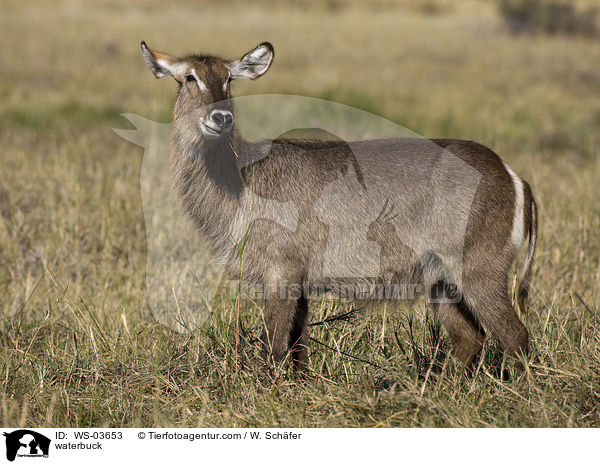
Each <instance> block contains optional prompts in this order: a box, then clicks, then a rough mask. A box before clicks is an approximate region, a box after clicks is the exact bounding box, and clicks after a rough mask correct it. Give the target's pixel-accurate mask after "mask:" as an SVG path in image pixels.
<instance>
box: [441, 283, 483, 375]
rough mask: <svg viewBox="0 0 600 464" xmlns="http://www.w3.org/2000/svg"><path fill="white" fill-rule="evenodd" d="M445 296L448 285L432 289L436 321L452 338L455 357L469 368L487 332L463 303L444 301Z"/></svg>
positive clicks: (442, 284) (479, 350)
mask: <svg viewBox="0 0 600 464" xmlns="http://www.w3.org/2000/svg"><path fill="white" fill-rule="evenodd" d="M445 296H446V284H445V283H444V282H438V283H437V284H436V285H434V286H433V287H432V289H431V299H432V302H433V311H434V314H435V317H436V319H437V320H438V322H439V323H440V324H441V325H442V326H443V327H444V329H445V330H446V332H447V333H448V336H449V337H450V341H451V342H452V348H453V354H454V356H455V357H456V358H457V359H458V360H459V361H461V362H462V363H463V364H464V365H465V367H467V368H469V367H470V366H471V365H472V364H473V361H474V359H475V358H476V356H477V355H478V354H479V353H480V352H481V349H482V347H483V341H484V338H485V332H484V331H483V329H482V328H481V326H480V325H479V323H478V322H477V321H476V320H475V318H474V317H473V315H472V314H471V312H470V310H469V308H468V307H467V306H466V305H465V304H464V303H463V302H459V303H450V302H446V301H443V298H444V297H445ZM440 297H442V301H436V300H437V299H439V298H440Z"/></svg>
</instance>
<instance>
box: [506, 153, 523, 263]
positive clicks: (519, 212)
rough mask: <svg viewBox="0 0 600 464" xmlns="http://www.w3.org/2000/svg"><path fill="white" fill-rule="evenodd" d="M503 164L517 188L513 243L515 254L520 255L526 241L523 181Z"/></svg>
mask: <svg viewBox="0 0 600 464" xmlns="http://www.w3.org/2000/svg"><path fill="white" fill-rule="evenodd" d="M502 164H504V167H505V168H506V171H507V172H508V173H509V174H510V177H511V179H512V182H513V185H514V187H515V214H514V217H513V227H512V234H511V241H512V244H513V246H514V247H515V253H518V252H519V250H520V249H521V247H522V246H523V242H524V241H525V231H524V230H525V209H524V203H525V200H524V194H523V181H522V180H521V178H520V177H519V176H518V175H517V174H515V172H514V171H513V170H512V169H511V168H509V167H508V165H507V164H506V163H505V162H504V161H503V162H502Z"/></svg>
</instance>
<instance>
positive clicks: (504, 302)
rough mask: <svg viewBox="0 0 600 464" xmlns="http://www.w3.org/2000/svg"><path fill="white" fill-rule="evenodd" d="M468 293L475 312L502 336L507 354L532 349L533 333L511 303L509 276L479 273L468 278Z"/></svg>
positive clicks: (491, 329) (511, 354)
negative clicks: (531, 334)
mask: <svg viewBox="0 0 600 464" xmlns="http://www.w3.org/2000/svg"><path fill="white" fill-rule="evenodd" d="M464 296H465V301H466V304H467V305H468V306H469V308H471V309H472V311H473V315H474V316H475V317H476V319H477V320H478V321H479V322H480V323H481V324H482V325H483V326H484V327H485V328H486V329H487V330H488V331H489V332H490V333H491V334H492V335H493V336H494V337H495V338H496V339H497V340H498V343H499V344H500V347H501V348H502V351H503V352H504V355H505V356H515V355H516V356H524V355H526V354H527V353H528V350H529V335H528V333H527V329H526V328H525V326H524V325H523V323H522V322H521V320H520V319H519V317H518V316H517V313H516V312H515V309H514V308H513V306H512V304H511V300H510V298H509V296H508V287H507V279H505V278H503V277H500V278H498V277H497V276H493V275H490V274H479V275H478V276H477V277H476V279H467V280H466V281H465V284H464Z"/></svg>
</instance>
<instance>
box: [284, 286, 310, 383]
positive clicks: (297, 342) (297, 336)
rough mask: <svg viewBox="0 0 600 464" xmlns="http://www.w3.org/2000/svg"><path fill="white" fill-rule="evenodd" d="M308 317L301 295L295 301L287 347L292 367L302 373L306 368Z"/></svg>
mask: <svg viewBox="0 0 600 464" xmlns="http://www.w3.org/2000/svg"><path fill="white" fill-rule="evenodd" d="M307 317H308V301H307V300H306V298H305V297H304V295H301V296H300V298H298V301H297V303H296V312H295V316H294V324H293V326H292V331H291V334H290V340H289V347H290V349H291V350H292V360H293V361H294V368H295V369H296V371H297V372H299V373H304V372H305V371H306V369H307V368H308V332H307V327H306V319H307Z"/></svg>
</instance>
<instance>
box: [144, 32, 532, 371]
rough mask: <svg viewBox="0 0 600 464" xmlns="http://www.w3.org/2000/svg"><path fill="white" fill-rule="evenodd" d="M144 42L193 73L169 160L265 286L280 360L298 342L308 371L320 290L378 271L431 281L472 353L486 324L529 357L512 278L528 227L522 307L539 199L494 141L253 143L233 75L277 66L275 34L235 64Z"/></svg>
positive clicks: (202, 226)
mask: <svg viewBox="0 0 600 464" xmlns="http://www.w3.org/2000/svg"><path fill="white" fill-rule="evenodd" d="M141 47H142V53H143V56H144V59H145V61H146V63H147V64H148V66H149V67H150V70H151V71H152V72H153V73H154V75H155V76H156V77H163V76H171V77H173V78H174V79H175V80H176V81H177V82H178V84H179V95H178V98H177V101H176V103H175V110H174V126H173V132H172V137H171V158H172V167H173V176H174V183H175V187H176V190H177V193H178V197H179V199H180V201H181V204H182V207H183V209H184V210H185V211H186V212H187V214H188V215H189V217H190V218H191V220H192V221H193V223H194V224H195V226H196V228H197V229H198V230H199V231H200V232H201V233H202V234H203V235H204V236H205V238H206V239H207V241H208V243H209V244H210V246H211V248H212V251H213V252H214V254H215V256H216V257H217V258H218V259H219V260H220V261H221V262H222V263H223V264H224V265H225V266H226V271H227V272H228V274H229V275H230V276H231V277H232V278H239V277H240V276H241V278H242V279H243V280H244V281H245V282H250V283H255V284H260V285H262V286H263V288H264V297H265V308H264V321H265V331H264V336H263V337H264V342H265V346H266V347H267V349H266V354H267V359H268V360H269V362H279V361H281V360H282V359H283V358H284V357H285V355H286V353H287V352H288V351H289V352H290V353H291V357H292V359H293V361H294V365H295V366H296V367H297V368H298V369H300V370H302V369H304V368H305V367H306V366H307V348H306V345H307V330H306V325H307V324H306V321H307V315H308V300H309V299H310V297H311V293H310V292H309V291H308V290H307V289H308V288H310V287H311V286H314V287H317V288H326V289H328V290H331V291H334V292H335V291H336V289H337V290H339V289H340V288H341V287H342V286H344V285H348V284H351V285H357V286H360V285H362V284H364V283H365V282H366V283H373V282H375V283H377V284H381V285H382V286H383V287H384V288H386V289H387V288H389V287H392V286H393V285H394V284H397V283H411V282H412V283H415V282H418V283H420V284H422V285H423V286H424V288H425V289H426V292H427V294H429V296H430V297H431V299H432V302H433V307H434V313H435V315H436V318H437V319H438V321H439V322H440V323H441V324H442V326H443V327H444V328H445V330H446V331H447V333H448V335H449V337H450V339H451V342H452V344H453V351H454V354H455V356H456V357H457V358H458V359H459V360H460V361H462V362H463V363H464V364H465V365H466V366H470V365H471V364H472V362H473V360H474V359H475V357H476V356H477V355H478V353H479V352H480V350H481V348H482V344H483V340H484V334H485V331H487V332H489V333H490V334H492V335H493V336H494V337H495V338H496V339H497V341H498V342H499V344H500V346H501V348H502V350H503V351H504V353H505V355H519V354H526V352H527V347H528V333H527V329H526V328H525V327H524V326H523V324H522V323H521V321H520V320H519V317H518V316H517V314H516V312H515V310H514V308H513V306H512V303H511V298H510V296H509V289H508V281H509V275H510V272H511V269H512V266H513V264H514V262H515V260H516V257H517V255H518V253H519V251H520V250H521V248H522V246H523V245H524V243H525V241H526V239H527V237H529V245H528V251H527V256H526V261H525V268H524V272H523V275H522V277H521V280H520V283H519V286H518V298H517V299H518V304H519V307H520V308H521V309H524V308H525V306H526V301H527V296H528V291H529V283H530V280H531V273H532V263H533V258H534V252H535V243H536V234H537V219H536V203H535V200H534V198H533V195H532V192H531V189H530V187H529V185H528V184H527V183H526V182H525V181H523V180H522V179H521V178H520V177H519V176H517V175H516V174H515V173H514V172H513V171H512V170H511V169H510V168H509V167H508V166H507V165H506V164H504V162H503V161H502V160H501V159H500V158H499V157H498V156H497V155H496V154H495V153H494V152H493V151H492V150H490V149H488V148H486V147H484V146H482V145H479V144H477V143H475V142H471V141H465V140H453V139H444V140H425V139H411V138H396V139H378V140H368V141H359V142H350V143H346V142H343V141H339V140H338V141H335V140H334V141H323V140H299V139H291V138H289V139H288V138H280V139H277V140H273V141H262V142H256V143H251V142H249V141H246V140H244V139H243V138H242V137H241V135H240V133H239V131H238V130H237V129H236V119H235V116H234V110H233V105H232V101H231V93H230V85H231V82H232V81H234V80H235V79H240V78H245V79H256V78H258V77H259V76H261V75H263V74H264V73H265V72H266V71H267V70H268V69H269V67H270V66H271V63H272V61H273V56H274V52H273V47H272V46H271V44H269V43H262V44H260V45H258V46H257V47H256V48H254V49H253V50H251V51H249V52H248V53H246V54H245V55H243V56H242V57H241V58H239V59H236V60H233V61H228V60H224V59H221V58H217V57H214V56H207V55H189V56H184V57H181V58H177V57H173V56H170V55H167V54H164V53H159V52H156V51H152V50H151V49H150V48H148V46H147V45H146V43H145V42H142V43H141ZM349 168H350V169H349ZM282 204H284V205H291V206H290V207H284V208H282V207H281V205H282ZM272 205H278V208H274V209H273V208H272ZM274 216H278V217H275V219H274ZM283 224H287V226H285V225H283ZM290 224H292V225H290ZM242 242H243V243H242ZM284 287H285V288H286V289H289V288H294V289H295V291H293V292H289V291H282V288H284ZM346 296H347V295H346ZM355 296H356V297H357V298H359V297H360V298H361V299H364V298H367V299H368V298H369V294H366V295H365V294H364V293H361V294H360V295H355ZM371 297H373V295H371Z"/></svg>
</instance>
